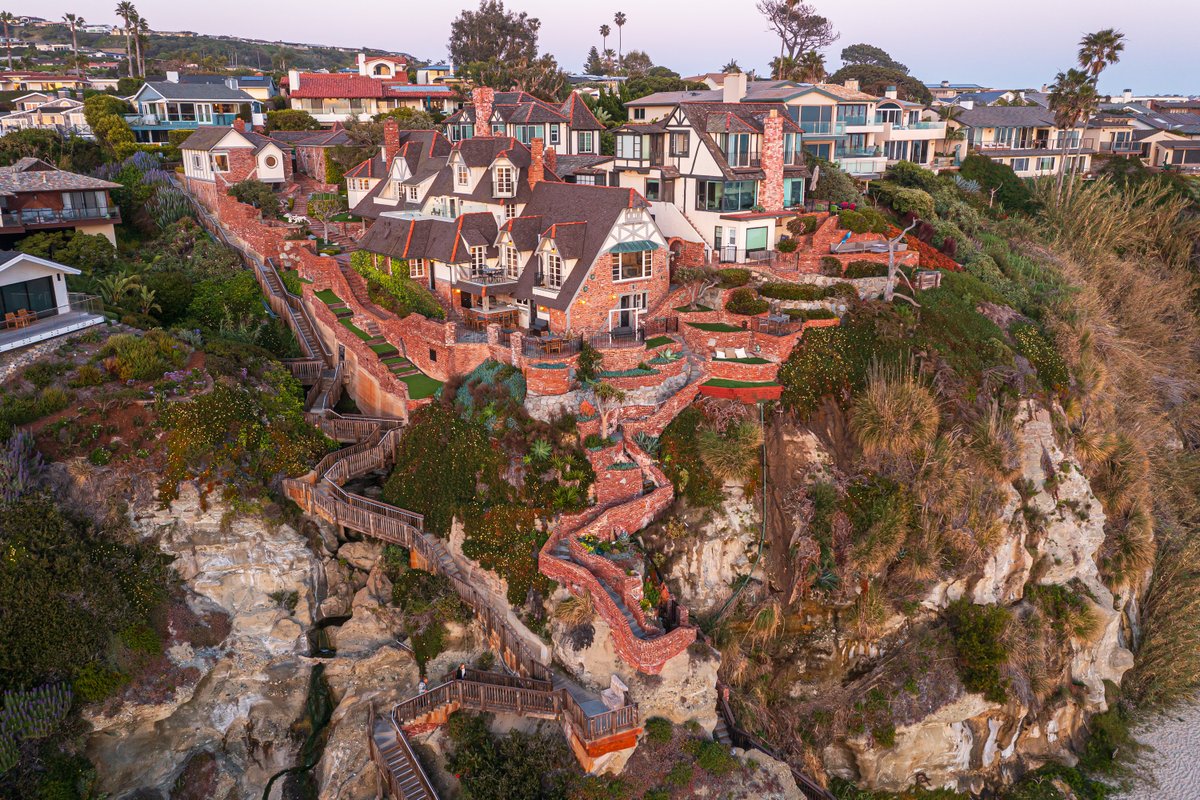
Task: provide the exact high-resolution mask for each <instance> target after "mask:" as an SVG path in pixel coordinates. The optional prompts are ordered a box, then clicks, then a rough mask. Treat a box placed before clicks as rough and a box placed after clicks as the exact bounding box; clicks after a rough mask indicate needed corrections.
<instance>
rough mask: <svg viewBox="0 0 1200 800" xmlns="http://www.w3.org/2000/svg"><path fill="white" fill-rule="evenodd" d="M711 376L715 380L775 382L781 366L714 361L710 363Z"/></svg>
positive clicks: (769, 363) (771, 363)
mask: <svg viewBox="0 0 1200 800" xmlns="http://www.w3.org/2000/svg"><path fill="white" fill-rule="evenodd" d="M708 371H709V374H710V375H712V377H714V378H726V379H728V380H731V381H756V382H762V381H773V380H775V375H776V373H778V372H779V365H778V364H776V363H775V362H773V361H771V362H768V363H766V364H741V363H738V362H737V361H722V360H719V359H714V360H712V361H710V362H709V363H708Z"/></svg>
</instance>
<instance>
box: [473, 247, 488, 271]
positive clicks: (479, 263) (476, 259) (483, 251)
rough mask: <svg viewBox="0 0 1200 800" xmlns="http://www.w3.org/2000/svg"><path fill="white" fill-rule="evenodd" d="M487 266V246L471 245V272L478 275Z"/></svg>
mask: <svg viewBox="0 0 1200 800" xmlns="http://www.w3.org/2000/svg"><path fill="white" fill-rule="evenodd" d="M485 267H487V248H486V247H472V248H471V274H472V275H479V274H480V273H482V272H483V270H484V268H485Z"/></svg>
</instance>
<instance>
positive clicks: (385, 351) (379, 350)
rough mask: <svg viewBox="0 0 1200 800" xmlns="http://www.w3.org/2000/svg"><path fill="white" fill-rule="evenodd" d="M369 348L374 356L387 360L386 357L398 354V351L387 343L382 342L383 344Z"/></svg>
mask: <svg viewBox="0 0 1200 800" xmlns="http://www.w3.org/2000/svg"><path fill="white" fill-rule="evenodd" d="M369 346H370V348H371V349H372V350H374V351H375V355H377V356H379V357H380V358H387V357H388V356H394V355H396V354H397V353H399V352H400V351H399V350H397V349H396V348H394V347H392V346H391V345H390V344H388V343H387V342H384V343H383V344H373V345H369Z"/></svg>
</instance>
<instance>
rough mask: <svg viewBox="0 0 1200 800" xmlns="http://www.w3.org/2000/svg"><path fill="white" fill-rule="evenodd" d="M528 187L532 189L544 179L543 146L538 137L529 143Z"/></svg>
mask: <svg viewBox="0 0 1200 800" xmlns="http://www.w3.org/2000/svg"><path fill="white" fill-rule="evenodd" d="M528 177H529V188H530V189H532V188H533V187H534V186H537V185H538V184H539V183H541V182H542V181H544V180H546V162H545V148H544V146H543V142H542V140H541V139H539V138H536V137H535V138H534V140H533V141H532V142H530V143H529V170H528Z"/></svg>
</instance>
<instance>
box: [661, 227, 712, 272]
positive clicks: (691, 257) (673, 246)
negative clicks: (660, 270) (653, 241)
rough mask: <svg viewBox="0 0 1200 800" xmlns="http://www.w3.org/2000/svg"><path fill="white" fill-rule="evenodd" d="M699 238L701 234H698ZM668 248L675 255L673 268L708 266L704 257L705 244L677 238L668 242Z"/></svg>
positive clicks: (672, 261) (672, 263) (672, 260)
mask: <svg viewBox="0 0 1200 800" xmlns="http://www.w3.org/2000/svg"><path fill="white" fill-rule="evenodd" d="M696 235H697V236H699V235H700V234H699V233H697V234H696ZM667 247H668V249H669V250H670V251H671V253H672V254H673V258H672V259H671V268H672V269H675V268H677V267H703V266H704V265H705V264H707V263H708V262H707V260H706V259H705V257H704V247H705V246H704V242H693V241H688V240H687V239H681V238H679V237H678V236H675V237H673V238H671V239H668V240H667Z"/></svg>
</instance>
